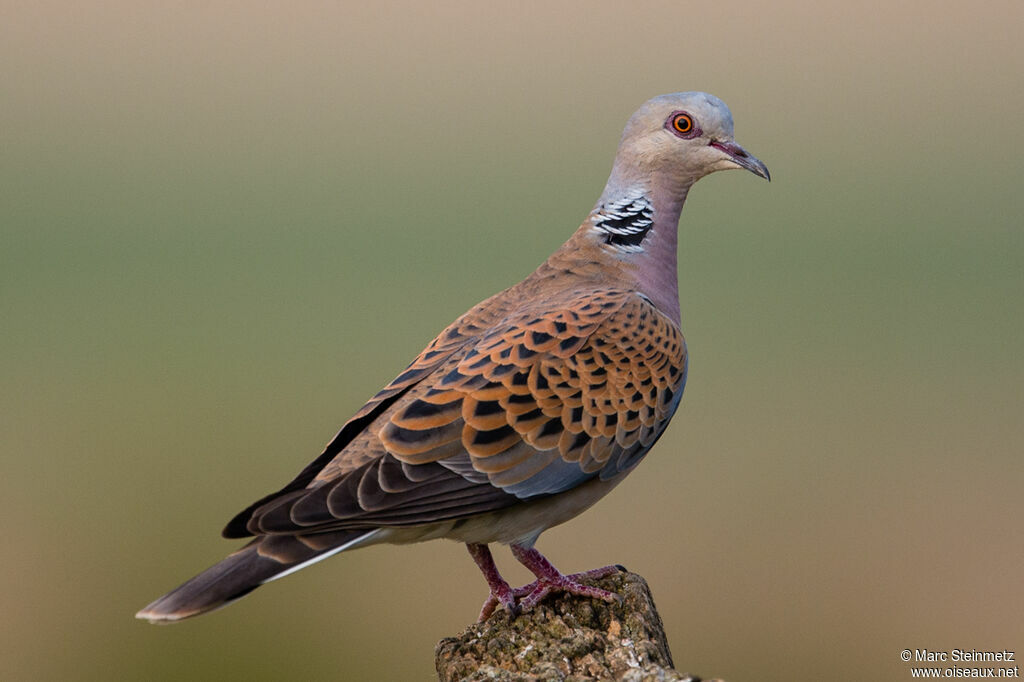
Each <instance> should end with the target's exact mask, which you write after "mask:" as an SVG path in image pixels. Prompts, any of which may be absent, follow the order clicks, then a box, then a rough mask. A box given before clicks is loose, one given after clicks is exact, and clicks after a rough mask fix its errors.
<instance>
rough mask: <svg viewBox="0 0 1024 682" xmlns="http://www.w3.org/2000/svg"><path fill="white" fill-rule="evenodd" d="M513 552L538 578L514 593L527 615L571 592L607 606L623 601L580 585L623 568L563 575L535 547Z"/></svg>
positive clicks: (598, 569) (515, 546) (612, 594)
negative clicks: (555, 594)
mask: <svg viewBox="0 0 1024 682" xmlns="http://www.w3.org/2000/svg"><path fill="white" fill-rule="evenodd" d="M485 549H486V548H485ZM511 549H512V555H513V556H514V557H515V558H516V559H517V560H518V561H519V563H521V564H522V565H523V566H526V567H527V568H528V569H530V572H531V573H533V574H534V575H535V576H537V580H536V582H533V583H530V584H529V585H525V586H523V587H519V588H516V590H515V591H514V592H513V595H514V596H515V597H522V598H521V599H520V600H519V608H520V609H522V610H524V611H528V610H530V609H532V608H533V607H534V606H536V605H537V604H539V603H540V602H541V600H542V599H544V597H546V596H548V595H549V594H551V593H552V592H569V593H570V594H578V595H580V596H581V597H592V598H594V599H602V600H604V601H608V602H611V601H617V600H619V598H620V597H619V595H617V594H615V593H614V592H609V591H607V590H602V589H599V588H597V587H591V586H590V585H582V584H580V583H579V580H581V579H595V578H604V577H605V576H609V575H614V574H615V573H618V572H619V571H622V570H625V569H623V568H622V567H621V566H605V567H603V568H595V569H593V570H590V571H584V572H583V573H573V574H571V575H562V574H561V573H559V572H558V569H557V568H555V567H554V566H552V565H551V562H550V561H548V560H547V559H545V558H544V555H543V554H541V553H540V552H538V551H537V550H536V549H534V548H533V547H523V546H521V545H512V546H511ZM488 557H490V553H488ZM485 576H486V573H485ZM488 582H489V581H488ZM502 582H504V581H502ZM506 585H507V584H506ZM491 592H492V593H493V592H494V588H493V587H492V588H491ZM492 610H493V609H492Z"/></svg>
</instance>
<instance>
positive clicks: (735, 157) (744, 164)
mask: <svg viewBox="0 0 1024 682" xmlns="http://www.w3.org/2000/svg"><path fill="white" fill-rule="evenodd" d="M711 146H712V147H714V148H715V149H718V150H720V151H722V152H724V153H725V155H726V156H728V157H729V160H730V161H732V162H733V163H735V164H736V165H737V166H739V167H740V168H746V169H747V170H748V171H750V172H751V173H753V174H754V175H759V176H761V177H762V178H764V179H765V180H767V181H768V182H771V181H772V176H771V174H770V173H769V172H768V167H767V166H765V165H764V163H762V162H761V160H760V159H758V158H757V157H756V156H754V155H752V154H749V153H747V150H746V149H744V148H743V147H741V146H739V145H738V144H736V143H735V142H732V141H731V140H730V141H719V140H712V141H711Z"/></svg>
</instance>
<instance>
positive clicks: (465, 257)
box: [0, 0, 1024, 682]
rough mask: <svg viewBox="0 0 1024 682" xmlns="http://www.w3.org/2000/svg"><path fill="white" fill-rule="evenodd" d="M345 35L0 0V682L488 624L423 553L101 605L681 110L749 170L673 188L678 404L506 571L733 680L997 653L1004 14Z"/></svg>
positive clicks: (311, 442)
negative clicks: (243, 587) (154, 616)
mask: <svg viewBox="0 0 1024 682" xmlns="http://www.w3.org/2000/svg"><path fill="white" fill-rule="evenodd" d="M366 5H367V6H366V7H364V8H361V9H360V8H355V7H350V6H345V4H344V3H337V4H335V3H296V4H293V5H291V6H285V5H284V4H273V3H243V2H236V3H222V2H218V3H159V4H158V3H136V2H127V1H120V2H98V3H70V2H12V1H10V0H8V1H7V2H4V3H3V5H2V7H0V63H2V67H0V315H2V324H0V381H2V386H3V390H2V392H0V439H2V440H0V457H2V478H0V505H3V513H2V514H0V524H2V532H3V537H4V539H5V551H4V559H3V561H0V578H2V589H0V613H3V614H4V615H3V617H2V618H0V679H4V680H58V679H60V680H68V679H74V680H113V679H126V680H127V679H133V680H134V679H137V680H181V679H206V680H225V679H246V680H283V679H353V680H356V679H381V680H397V679H402V680H428V679H431V678H432V676H433V647H434V644H435V643H436V642H437V640H438V639H440V638H441V637H444V636H447V635H452V634H455V633H457V632H458V631H460V630H461V629H462V628H463V627H464V626H465V625H467V624H468V623H469V622H471V621H472V620H473V619H474V618H475V616H476V613H477V610H478V608H479V606H480V603H481V602H482V600H483V599H484V597H485V596H486V587H485V584H484V582H483V580H482V578H481V577H480V576H479V573H478V571H477V569H476V568H475V566H474V565H473V563H472V561H471V560H470V559H469V557H468V555H467V554H466V552H465V550H464V549H463V548H462V547H460V546H458V545H455V544H452V543H446V542H436V543H428V544H425V545H419V546H412V547H397V548H396V547H377V548H370V549H367V550H363V551H359V552H354V553H351V554H348V555H345V556H341V557H337V558H335V559H332V560H331V561H329V562H325V563H323V564H319V565H317V566H315V567H313V568H310V569H309V570H306V571H303V572H302V573H301V574H298V575H296V576H293V577H290V578H288V579H287V580H284V581H281V582H278V583H274V584H273V585H271V586H268V587H266V588H264V589H261V590H259V591H258V592H257V593H255V594H254V595H253V596H251V597H249V598H247V599H245V600H243V601H242V602H239V603H238V604H236V605H234V606H232V607H231V608H229V609H227V610H224V611H220V612H218V613H216V614H213V615H210V616H206V617H203V618H201V619H198V620H195V621H190V622H187V623H184V624H181V625H176V626H173V627H163V628H156V627H152V626H149V625H147V624H144V623H142V622H138V621H135V620H134V619H133V618H132V614H133V613H134V612H135V611H136V610H137V609H138V608H140V607H141V606H143V605H145V604H146V603H148V602H149V601H150V600H151V599H153V598H155V597H156V596H158V595H159V594H161V593H163V592H164V591H166V590H167V589H169V588H171V587H173V586H174V585H176V584H178V582H180V581H181V580H183V579H185V578H187V577H189V576H191V575H192V574H193V573H195V572H197V571H198V570H200V569H202V568H204V567H205V566H207V565H208V564H210V563H212V562H213V561H215V560H217V559H219V558H220V557H221V556H223V555H224V554H226V553H227V552H229V551H231V550H232V549H233V548H234V547H236V546H237V545H236V544H235V543H232V542H228V541H225V540H222V539H220V538H219V535H218V533H219V531H220V528H221V527H222V525H223V524H224V522H226V521H227V519H229V518H230V517H231V516H232V515H233V514H234V513H235V512H237V511H239V510H240V509H242V508H243V507H245V506H246V505H247V504H248V503H249V502H251V501H252V500H254V499H256V498H257V497H259V496H261V495H263V494H265V493H267V492H269V491H271V490H274V489H276V488H277V487H279V486H280V485H281V484H283V483H284V482H285V481H287V480H288V479H290V478H291V477H292V476H293V475H294V474H295V473H297V472H298V470H299V469H301V468H302V467H303V466H304V465H305V464H306V463H307V462H308V461H309V460H310V459H312V458H313V457H314V456H315V455H316V454H317V453H319V452H320V448H321V447H322V446H323V444H324V443H325V442H326V441H327V440H329V439H330V438H331V437H332V436H333V435H334V433H335V431H336V429H337V428H338V427H339V426H340V425H341V424H342V423H343V421H344V420H345V419H346V418H347V417H348V416H349V415H350V414H351V413H352V412H354V411H355V410H356V409H357V408H358V407H359V406H360V405H361V404H362V402H363V401H364V400H365V399H366V398H368V397H369V396H370V395H372V394H373V393H374V392H375V391H376V390H377V389H378V388H379V387H380V386H381V385H383V384H384V383H385V382H386V381H388V380H389V379H391V378H392V376H394V375H395V374H396V373H397V372H398V371H399V370H400V369H401V368H402V367H403V366H404V365H405V363H406V362H407V361H408V360H409V359H411V358H412V357H413V356H414V355H415V354H416V353H417V352H418V351H419V350H420V349H421V348H422V346H423V345H424V344H425V343H426V342H427V341H428V340H429V339H430V338H431V337H432V336H433V335H434V334H435V333H436V332H437V331H439V330H440V329H441V328H442V327H443V326H444V325H445V324H447V323H448V322H449V321H450V320H451V319H453V318H454V317H455V316H456V315H458V314H459V313H461V312H462V311H463V310H464V309H466V308H467V307H469V306H470V305H472V304H473V303H475V302H476V301H478V300H480V299H482V298H484V297H485V296H488V295H490V294H491V293H493V292H495V291H497V290H498V289H501V288H503V287H505V286H508V285H509V284H511V283H513V282H515V281H517V280H519V279H520V278H521V277H523V276H524V275H526V274H527V273H528V272H529V271H530V270H532V269H533V267H535V266H536V265H537V264H538V263H540V262H541V261H542V260H543V259H544V258H545V257H546V256H547V255H548V254H549V253H550V252H551V251H552V250H554V249H555V248H556V247H557V246H558V245H559V244H560V243H561V242H562V241H563V240H564V239H565V238H567V237H568V236H569V234H571V232H572V231H573V230H574V229H575V227H576V226H577V225H578V224H579V221H580V220H581V219H582V218H583V217H584V215H585V214H586V212H587V211H588V210H589V209H590V207H591V206H592V204H593V202H594V200H595V199H596V197H597V196H598V194H599V193H600V190H601V188H602V186H603V183H604V181H605V179H606V177H607V172H608V170H609V168H610V165H611V159H612V155H613V153H614V150H615V147H616V144H617V141H618V137H619V134H620V132H621V129H622V126H623V124H624V123H625V121H626V119H627V117H628V116H629V115H630V114H631V113H632V112H633V110H634V109H635V108H636V107H637V106H638V105H639V104H640V103H641V102H643V101H644V100H646V99H647V98H648V97H651V96H653V95H655V94H659V93H662V92H671V91H677V90H693V89H701V90H707V91H710V92H713V93H715V94H717V95H718V96H720V97H722V98H723V99H724V100H725V101H726V102H728V103H729V105H730V107H731V108H732V111H733V115H734V117H735V120H736V134H737V139H738V140H739V141H740V142H741V143H742V144H744V145H745V146H746V147H747V148H748V149H749V150H751V151H752V152H753V153H754V154H756V155H758V156H759V157H760V158H762V159H763V160H764V161H765V162H766V163H767V164H768V166H769V168H771V171H772V176H773V178H775V180H774V181H773V182H772V183H771V184H770V185H769V184H767V183H764V182H762V181H759V180H757V179H756V178H753V177H752V176H750V175H749V174H745V173H721V174H717V175H714V176H712V177H711V178H709V179H707V180H704V181H702V182H701V183H700V185H699V186H698V187H697V188H696V189H695V190H694V191H693V192H692V193H691V194H690V198H689V202H688V204H687V206H686V209H685V210H684V212H683V219H682V226H681V239H680V243H681V247H680V248H681V251H680V277H681V282H680V290H681V300H682V310H683V329H684V332H685V334H686V336H687V340H688V344H689V348H690V353H691V371H690V380H689V385H688V386H687V391H686V396H685V398H684V400H683V403H682V409H681V410H680V412H679V414H678V415H677V416H676V418H675V421H674V422H673V425H672V427H671V428H670V429H669V431H668V433H667V434H666V436H665V438H663V439H662V440H661V442H660V443H659V444H658V447H657V448H656V449H655V451H654V452H653V453H652V454H651V456H650V457H648V459H647V461H646V462H645V463H644V464H643V465H642V466H641V467H640V468H639V469H638V470H637V471H636V472H635V473H634V474H633V475H632V476H631V477H630V478H629V479H628V480H627V481H626V482H625V483H624V484H623V485H622V486H620V487H619V488H618V489H617V490H616V491H615V493H614V494H612V495H611V496H610V497H609V498H607V499H606V500H604V501H603V502H602V503H601V504H599V505H598V506H596V507H595V508H594V509H592V510H591V511H589V512H588V513H587V514H585V515H584V516H582V517H581V518H579V519H577V520H575V521H574V522H571V523H569V524H567V525H565V526H562V527H560V528H557V529H554V530H552V531H550V532H548V533H547V534H545V535H544V536H543V537H542V538H541V540H540V543H539V545H538V546H539V548H540V549H541V550H542V551H544V552H545V553H546V554H547V555H548V556H549V557H550V558H551V559H552V560H553V561H554V562H555V564H556V565H558V566H559V567H561V568H562V569H563V570H566V571H573V570H581V569H585V568H591V567H594V566H598V565H604V564H606V563H609V562H619V563H622V564H625V565H626V566H628V567H629V568H630V569H631V570H634V571H637V572H639V573H641V574H643V575H644V576H645V577H646V578H647V579H648V580H649V582H650V584H651V586H652V588H653V590H654V594H655V597H656V599H657V601H658V604H659V607H660V609H661V614H662V616H663V617H664V620H665V625H666V628H667V631H668V633H669V635H670V643H671V646H672V650H673V654H674V656H675V660H676V664H677V666H678V668H679V669H680V670H687V671H692V672H695V673H699V674H701V675H704V676H714V675H718V676H722V677H724V678H726V679H727V680H729V681H730V682H742V681H743V680H758V681H759V682H770V681H774V680H779V681H792V680H821V679H886V680H902V679H910V672H909V668H908V666H907V665H906V664H904V663H902V662H901V661H900V660H899V652H900V650H902V649H904V648H911V649H914V648H925V647H927V648H930V649H936V650H943V649H951V648H953V647H960V648H978V649H1003V648H1006V649H1011V650H1016V651H1018V652H1020V655H1024V617H1022V613H1024V608H1022V607H1024V531H1022V528H1024V525H1022V523H1021V522H1022V519H1024V494H1022V492H1024V463H1022V457H1021V450H1022V445H1021V444H1022V442H1024V419H1022V388H1021V386H1022V380H1024V360H1022V349H1024V348H1022V346H1024V344H1022V334H1024V314H1022V313H1024V305H1022V301H1024V267H1022V262H1024V238H1022V232H1024V230H1022V224H1024V220H1022V216H1024V199H1022V197H1024V192H1022V190H1021V185H1022V180H1024V160H1022V159H1024V157H1022V151H1024V127H1022V126H1021V111H1022V109H1024V79H1022V73H1024V48H1022V47H1021V42H1020V31H1021V26H1022V25H1024V6H1022V4H1021V3H1020V2H1019V1H1018V0H1007V1H1005V2H998V1H992V2H982V3H980V4H973V5H972V4H970V3H961V4H949V3H947V4H946V5H945V6H944V7H942V8H941V9H940V7H939V5H937V4H935V3H929V2H924V1H923V0H922V1H917V2H905V3H891V2H881V1H878V0H870V1H869V2H866V3H846V2H830V1H829V2H817V1H815V2H812V1H810V0H799V1H795V0H791V1H785V0H783V1H781V2H774V3H769V4H765V3H759V2H738V3H730V2H716V3H713V4H708V3H703V4H694V3H679V2H673V3H667V2H636V3H610V2H582V1H577V2H560V3H551V4H541V3H531V4H526V5H522V4H514V5H513V4H511V3H507V4H503V5H500V6H499V5H497V4H489V3H488V4H483V3H472V2H432V3H413V2H405V3H373V4H372V5H371V4H370V3H366ZM498 554H499V556H498V560H499V564H500V565H501V566H502V567H503V569H504V570H506V571H507V572H508V575H509V576H510V577H511V578H512V579H514V580H516V581H522V582H525V581H526V578H527V575H526V573H525V572H524V571H523V570H522V569H520V568H518V567H516V566H514V565H513V564H514V562H512V561H511V560H510V557H509V555H508V553H507V552H506V551H504V550H500V551H499V552H498Z"/></svg>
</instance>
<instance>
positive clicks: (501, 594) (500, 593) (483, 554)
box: [466, 543, 519, 623]
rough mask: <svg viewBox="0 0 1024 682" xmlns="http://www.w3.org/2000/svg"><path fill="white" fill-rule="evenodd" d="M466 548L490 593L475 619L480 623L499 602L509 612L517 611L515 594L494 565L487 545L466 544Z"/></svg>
mask: <svg viewBox="0 0 1024 682" xmlns="http://www.w3.org/2000/svg"><path fill="white" fill-rule="evenodd" d="M466 549H468V550H469V555H470V556H471V557H473V561H475V562H476V565H477V566H479V567H480V571H481V572H482V573H483V574H484V580H486V581H487V586H488V587H490V588H491V594H490V596H489V597H487V601H485V602H484V606H483V608H482V609H480V617H479V618H478V619H477V622H478V623H482V622H484V621H485V620H487V618H488V617H489V616H490V615H491V614H492V613H494V609H496V608H497V607H498V605H499V604H501V605H502V606H504V607H505V608H506V609H508V611H509V613H511V614H513V615H515V614H516V613H517V612H518V611H519V607H517V606H516V595H515V594H514V593H513V591H512V588H511V587H509V585H508V583H507V582H505V579H504V578H502V577H501V574H500V573H498V567H497V566H495V565H494V557H492V556H491V550H489V549H488V548H487V545H474V544H468V543H467V544H466Z"/></svg>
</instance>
